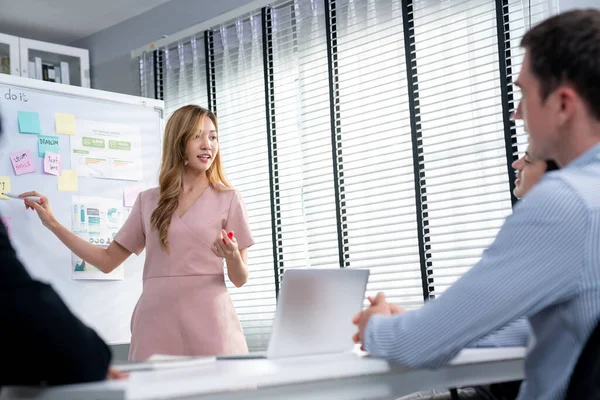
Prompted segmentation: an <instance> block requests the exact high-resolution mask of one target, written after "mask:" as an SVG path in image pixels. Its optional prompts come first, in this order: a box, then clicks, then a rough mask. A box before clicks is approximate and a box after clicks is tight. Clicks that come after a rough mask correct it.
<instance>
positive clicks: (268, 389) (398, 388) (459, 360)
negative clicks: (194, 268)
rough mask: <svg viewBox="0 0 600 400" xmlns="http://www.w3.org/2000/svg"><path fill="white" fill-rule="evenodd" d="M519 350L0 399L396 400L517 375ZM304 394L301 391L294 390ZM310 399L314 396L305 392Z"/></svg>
mask: <svg viewBox="0 0 600 400" xmlns="http://www.w3.org/2000/svg"><path fill="white" fill-rule="evenodd" d="M524 357H525V349H524V348H502V349H465V350H463V351H462V352H461V353H460V354H459V355H458V356H457V357H456V358H455V359H454V360H453V361H452V362H451V363H450V365H448V366H446V367H443V368H441V369H438V370H411V371H408V370H406V369H404V368H401V367H399V366H395V365H393V364H390V363H388V362H386V361H384V360H378V359H374V358H370V357H365V356H363V355H358V354H355V353H347V354H334V355H321V356H310V357H295V358H287V359H279V360H266V359H249V360H219V361H215V362H211V363H207V364H205V365H200V366H194V367H189V368H181V369H168V370H155V371H144V372H135V373H132V374H131V376H130V378H129V379H128V380H125V381H112V382H100V383H92V384H82V385H69V386H61V387H52V388H46V389H29V388H5V389H4V390H3V392H2V395H1V396H0V398H1V399H5V398H6V399H8V398H10V399H44V400H54V399H56V400H58V399H60V400H69V399H91V398H95V399H102V400H105V399H106V400H108V399H120V400H155V399H174V398H184V397H185V398H190V397H193V398H202V399H211V398H215V399H216V398H219V399H229V398H231V399H244V400H247V399H251V398H257V399H258V398H261V399H263V398H271V397H272V398H278V397H279V398H281V396H282V395H284V394H285V398H286V399H292V398H315V397H314V396H317V395H318V396H319V398H340V399H342V398H343V399H353V398H356V399H359V398H386V397H389V398H394V397H399V396H401V395H405V394H409V393H413V392H415V391H419V390H425V389H434V388H448V387H455V386H456V387H459V386H464V385H472V384H483V383H493V382H502V381H506V380H515V379H521V378H522V377H523V359H524ZM300 390H302V393H300V392H299V391H300ZM310 393H312V394H310Z"/></svg>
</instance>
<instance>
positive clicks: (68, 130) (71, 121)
mask: <svg viewBox="0 0 600 400" xmlns="http://www.w3.org/2000/svg"><path fill="white" fill-rule="evenodd" d="M54 120H55V122H56V133H57V134H59V135H69V136H75V116H74V115H73V114H63V113H56V114H54Z"/></svg>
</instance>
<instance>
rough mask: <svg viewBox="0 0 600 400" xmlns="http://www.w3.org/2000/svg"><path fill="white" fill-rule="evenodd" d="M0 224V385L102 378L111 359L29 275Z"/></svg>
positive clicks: (87, 330)
mask: <svg viewBox="0 0 600 400" xmlns="http://www.w3.org/2000/svg"><path fill="white" fill-rule="evenodd" d="M1 225H2V224H0V260H1V261H0V321H2V322H1V325H0V326H1V327H2V328H1V329H0V348H1V349H2V350H1V352H0V354H2V356H1V357H2V362H1V363H0V386H3V385H4V386H6V385H39V384H48V385H59V384H69V383H79V382H90V381H99V380H103V379H105V378H106V375H107V371H108V366H109V363H110V359H111V354H110V350H109V348H108V346H107V345H106V344H105V343H104V341H102V339H101V338H100V337H99V336H98V335H97V334H96V332H94V331H93V330H92V329H90V328H88V327H87V326H85V325H84V324H83V323H81V321H79V320H78V319H77V318H76V317H75V316H74V315H73V314H72V313H71V312H70V311H69V309H68V308H67V307H66V305H65V304H64V303H63V302H62V300H61V299H60V297H59V296H58V295H57V294H56V292H55V291H54V290H53V289H52V288H51V287H50V286H48V285H45V284H43V283H40V282H37V281H35V280H33V279H31V277H30V276H29V274H28V273H27V272H26V271H25V269H24V268H23V266H22V265H21V263H20V262H19V260H18V259H17V258H16V256H15V252H14V250H13V249H12V247H11V245H10V242H9V240H8V237H7V234H6V230H5V229H4V227H3V226H1Z"/></svg>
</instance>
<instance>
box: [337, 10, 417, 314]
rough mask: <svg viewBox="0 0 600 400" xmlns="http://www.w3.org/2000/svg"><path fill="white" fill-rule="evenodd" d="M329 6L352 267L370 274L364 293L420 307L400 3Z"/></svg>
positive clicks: (343, 186) (410, 140)
mask: <svg viewBox="0 0 600 400" xmlns="http://www.w3.org/2000/svg"><path fill="white" fill-rule="evenodd" d="M331 4H332V15H330V16H329V17H330V18H332V22H333V28H334V29H335V30H336V31H337V45H338V47H337V60H338V65H339V69H338V71H339V74H338V81H339V110H340V118H341V124H340V125H341V127H340V131H341V135H340V143H339V145H338V147H339V148H340V149H341V151H340V152H339V153H338V162H339V163H340V164H341V167H342V168H341V171H342V173H343V185H342V189H343V193H344V196H345V199H344V202H345V205H344V208H345V215H346V218H347V227H346V229H347V238H348V249H349V263H350V268H369V269H370V271H371V274H370V277H369V284H368V294H370V295H375V294H376V293H377V292H378V291H383V292H385V293H386V295H387V297H388V299H389V301H392V302H394V303H396V304H400V305H401V306H403V307H406V308H412V307H415V306H418V305H420V304H422V303H423V289H422V281H421V268H420V262H419V243H418V234H419V233H418V229H417V221H416V219H417V209H416V204H415V182H414V168H413V146H412V139H411V124H410V113H409V97H408V90H407V79H406V77H407V75H406V59H405V51H404V33H403V20H402V6H401V3H400V1H394V0H384V1H375V0H342V1H336V2H331ZM333 7H335V9H334V8H333ZM334 12H335V13H334Z"/></svg>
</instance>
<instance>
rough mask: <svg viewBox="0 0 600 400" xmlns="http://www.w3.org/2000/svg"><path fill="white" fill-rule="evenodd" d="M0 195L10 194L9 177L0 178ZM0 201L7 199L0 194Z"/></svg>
mask: <svg viewBox="0 0 600 400" xmlns="http://www.w3.org/2000/svg"><path fill="white" fill-rule="evenodd" d="M0 193H10V176H0ZM0 199H1V200H8V197H6V196H4V195H2V194H0Z"/></svg>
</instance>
